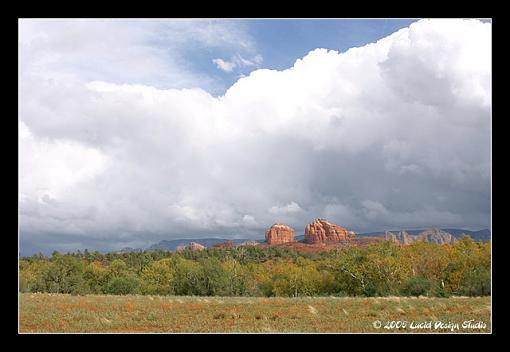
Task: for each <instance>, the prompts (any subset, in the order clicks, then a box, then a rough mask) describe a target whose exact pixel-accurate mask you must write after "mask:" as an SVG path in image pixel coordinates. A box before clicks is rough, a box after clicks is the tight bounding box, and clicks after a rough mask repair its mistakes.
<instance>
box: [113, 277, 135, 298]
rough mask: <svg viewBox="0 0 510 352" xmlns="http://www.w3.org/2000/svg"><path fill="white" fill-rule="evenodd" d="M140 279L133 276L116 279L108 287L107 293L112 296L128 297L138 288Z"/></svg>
mask: <svg viewBox="0 0 510 352" xmlns="http://www.w3.org/2000/svg"><path fill="white" fill-rule="evenodd" d="M138 285H139V282H138V279H137V278H135V277H133V276H124V277H114V278H113V279H111V280H110V281H109V282H108V285H107V286H106V290H105V291H106V293H108V294H112V295H127V294H130V293H134V292H135V290H136V289H137V288H138Z"/></svg>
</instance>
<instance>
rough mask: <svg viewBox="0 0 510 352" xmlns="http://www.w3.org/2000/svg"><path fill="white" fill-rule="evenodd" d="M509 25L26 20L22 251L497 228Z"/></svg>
mask: <svg viewBox="0 0 510 352" xmlns="http://www.w3.org/2000/svg"><path fill="white" fill-rule="evenodd" d="M491 31H492V30H491V23H490V20H477V19H409V20H407V19H373V20H369V19H363V20H361V19H358V20H354V19H336V20H334V19H331V20H312V19H304V20H298V19H295V20H260V19H259V20H253V19H252V20H250V19H244V20H218V19H216V20H213V19H211V20H141V19H137V20H106V19H102V20H99V19H96V20H86V19H81V20H48V19H46V20H42V19H41V20H36V19H21V20H19V52H18V54H19V64H18V76H19V91H18V92H19V117H18V120H19V228H20V237H19V239H20V251H21V254H22V255H29V254H32V253H35V252H39V251H42V252H43V253H51V251H53V250H59V251H74V250H77V249H80V250H83V249H85V248H88V249H89V250H101V251H110V250H118V249H121V248H123V247H135V248H145V247H147V246H149V245H151V244H153V243H155V242H158V241H160V240H163V239H175V238H189V239H192V238H201V237H202V238H203V237H221V238H250V239H262V238H263V237H264V232H265V230H266V229H267V228H268V227H269V226H271V225H272V224H273V223H277V222H280V223H286V224H288V225H290V226H292V227H293V228H294V229H295V230H296V235H299V234H302V233H303V229H304V227H305V225H306V224H307V223H310V222H312V221H313V219H315V218H318V217H323V218H326V219H328V220H329V221H331V222H333V223H336V224H338V225H342V226H345V227H347V228H349V229H351V230H353V231H355V232H369V231H381V230H394V229H413V228H425V227H441V228H446V227H450V228H452V227H456V228H464V229H471V230H478V229H483V228H489V227H490V219H491V175H490V172H491V164H490V161H491V159H490V152H491V60H492V58H491V41H492V40H491Z"/></svg>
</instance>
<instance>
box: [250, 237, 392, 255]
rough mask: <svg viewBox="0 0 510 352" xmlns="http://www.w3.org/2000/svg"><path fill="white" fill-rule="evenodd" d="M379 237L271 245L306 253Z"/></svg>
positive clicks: (362, 243)
mask: <svg viewBox="0 0 510 352" xmlns="http://www.w3.org/2000/svg"><path fill="white" fill-rule="evenodd" d="M382 240H383V238H380V237H363V238H355V239H353V240H348V241H341V242H329V243H327V242H326V243H304V242H302V241H294V242H288V243H282V244H276V245H275V244H273V245H271V246H272V247H289V248H293V249H295V250H297V251H300V252H307V253H320V252H324V251H332V250H334V249H338V248H350V247H365V246H368V245H370V244H373V243H377V242H379V241H382ZM260 246H265V247H267V246H269V245H268V244H265V243H264V244H260Z"/></svg>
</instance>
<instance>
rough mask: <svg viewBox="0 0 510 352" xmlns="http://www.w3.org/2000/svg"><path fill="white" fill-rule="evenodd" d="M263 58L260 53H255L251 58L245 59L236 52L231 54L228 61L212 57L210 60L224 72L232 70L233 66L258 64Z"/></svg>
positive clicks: (240, 66)
mask: <svg viewBox="0 0 510 352" xmlns="http://www.w3.org/2000/svg"><path fill="white" fill-rule="evenodd" d="M262 61H264V59H263V58H262V56H261V55H255V56H254V57H253V58H251V59H245V58H244V57H242V56H241V55H240V54H236V55H234V56H232V58H231V59H230V61H225V60H223V59H220V58H218V59H213V60H212V62H213V63H215V64H216V66H217V67H218V68H219V69H220V70H222V71H225V72H232V71H233V70H234V69H235V68H243V67H249V66H260V64H262Z"/></svg>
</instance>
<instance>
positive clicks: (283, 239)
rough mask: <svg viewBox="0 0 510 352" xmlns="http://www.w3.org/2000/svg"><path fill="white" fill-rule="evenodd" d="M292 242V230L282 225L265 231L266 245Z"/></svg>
mask: <svg viewBox="0 0 510 352" xmlns="http://www.w3.org/2000/svg"><path fill="white" fill-rule="evenodd" d="M292 241H294V229H293V228H291V227H289V226H287V225H283V224H274V225H273V226H271V227H270V228H269V230H267V231H266V242H267V243H268V244H281V243H287V242H292Z"/></svg>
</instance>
